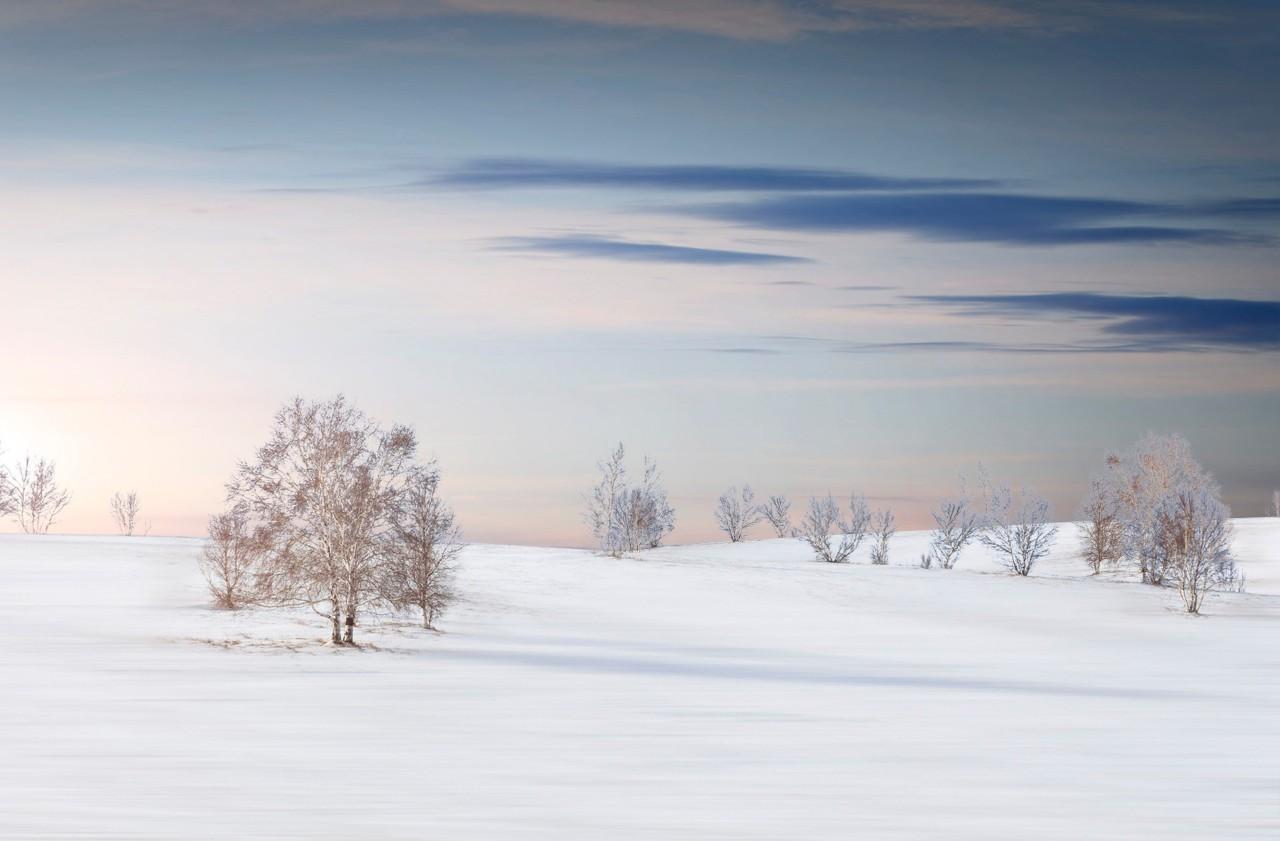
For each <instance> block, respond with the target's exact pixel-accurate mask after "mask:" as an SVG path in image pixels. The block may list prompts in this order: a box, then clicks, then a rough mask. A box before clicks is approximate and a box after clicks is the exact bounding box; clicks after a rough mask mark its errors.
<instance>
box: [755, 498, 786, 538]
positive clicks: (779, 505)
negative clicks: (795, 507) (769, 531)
mask: <svg viewBox="0 0 1280 841" xmlns="http://www.w3.org/2000/svg"><path fill="white" fill-rule="evenodd" d="M759 511H760V516H762V517H764V518H765V520H767V521H768V522H769V525H771V526H773V531H774V533H775V534H777V535H778V537H789V536H790V535H791V501H790V500H789V499H787V498H786V497H785V496H771V497H769V498H768V499H766V500H765V501H764V503H763V504H762V505H761V506H760V508H759Z"/></svg>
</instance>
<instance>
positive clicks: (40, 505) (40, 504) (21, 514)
mask: <svg viewBox="0 0 1280 841" xmlns="http://www.w3.org/2000/svg"><path fill="white" fill-rule="evenodd" d="M57 472H58V466H57V464H56V463H55V462H53V461H51V460H49V459H44V458H41V459H37V460H36V461H35V462H32V460H31V456H27V457H26V458H24V459H23V460H22V461H20V462H18V465H17V468H16V469H15V472H14V473H15V482H14V485H15V499H16V502H17V505H16V511H17V515H18V525H19V526H21V527H22V530H23V531H24V532H25V533H27V534H48V533H49V529H50V528H51V527H52V526H53V524H54V523H55V522H57V520H58V516H59V515H61V514H62V512H63V511H64V510H66V507H67V506H68V505H70V504H71V493H70V492H69V491H67V490H65V489H64V488H62V487H61V486H60V485H59V484H58V477H57Z"/></svg>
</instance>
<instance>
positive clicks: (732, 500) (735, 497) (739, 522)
mask: <svg viewBox="0 0 1280 841" xmlns="http://www.w3.org/2000/svg"><path fill="white" fill-rule="evenodd" d="M715 516H716V525H717V526H718V527H719V528H720V531H722V532H724V533H725V534H727V535H728V536H729V541H730V542H731V543H738V542H740V541H741V540H742V539H743V538H745V537H746V536H747V529H750V528H752V527H753V526H757V525H759V524H760V521H761V520H762V519H763V515H762V514H761V513H760V509H759V508H757V507H756V495H755V492H754V491H752V490H751V486H750V485H744V486H743V487H742V492H741V493H739V492H738V489H737V488H736V487H734V488H729V490H727V491H725V492H724V493H722V494H721V495H720V500H719V502H717V504H716V511H715Z"/></svg>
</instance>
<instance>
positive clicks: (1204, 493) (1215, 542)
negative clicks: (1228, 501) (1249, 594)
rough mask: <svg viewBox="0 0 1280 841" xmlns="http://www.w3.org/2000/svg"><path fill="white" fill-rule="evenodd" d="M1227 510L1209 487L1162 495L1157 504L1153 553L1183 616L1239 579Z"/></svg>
mask: <svg viewBox="0 0 1280 841" xmlns="http://www.w3.org/2000/svg"><path fill="white" fill-rule="evenodd" d="M1230 518H1231V512H1230V511H1229V510H1227V506H1226V505H1223V503H1222V500H1221V499H1219V498H1218V492H1217V489H1216V488H1214V487H1211V486H1200V487H1196V488H1184V489H1181V490H1176V491H1173V492H1171V493H1169V494H1167V495H1166V496H1165V497H1164V499H1162V500H1161V501H1160V503H1159V504H1158V505H1157V506H1156V513H1155V523H1156V525H1155V531H1156V540H1155V545H1156V549H1155V551H1156V554H1157V555H1158V556H1159V560H1160V568H1161V569H1162V570H1164V571H1165V575H1166V577H1167V578H1168V579H1170V580H1171V582H1172V584H1173V586H1174V587H1176V588H1177V590H1178V595H1179V596H1180V597H1181V599H1182V604H1183V606H1184V607H1185V608H1186V610H1187V612H1188V613H1199V612H1200V608H1201V607H1202V606H1203V605H1204V601H1205V599H1206V598H1207V597H1208V595H1209V594H1210V593H1211V592H1213V591H1214V590H1219V589H1224V588H1228V587H1231V586H1233V585H1235V584H1236V583H1237V582H1238V581H1239V580H1240V575H1239V572H1238V571H1237V569H1236V566H1235V562H1234V561H1233V560H1232V559H1231V522H1230Z"/></svg>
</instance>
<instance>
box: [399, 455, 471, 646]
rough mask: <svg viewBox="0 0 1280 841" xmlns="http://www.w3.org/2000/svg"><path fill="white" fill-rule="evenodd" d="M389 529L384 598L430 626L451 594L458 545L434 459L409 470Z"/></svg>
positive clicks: (459, 548)
mask: <svg viewBox="0 0 1280 841" xmlns="http://www.w3.org/2000/svg"><path fill="white" fill-rule="evenodd" d="M392 529H393V531H392V538H393V539H392V541H391V551H390V553H389V554H390V563H389V564H388V566H387V570H386V587H387V591H386V592H387V597H388V600H389V601H391V602H392V604H394V605H396V607H398V608H401V609H406V608H412V609H415V610H417V611H419V612H420V613H421V615H422V627H423V628H427V629H434V628H435V620H436V617H437V616H439V615H440V614H441V613H442V612H443V611H444V610H445V608H446V607H448V606H449V604H450V602H452V601H453V600H454V598H455V593H454V589H453V576H454V571H455V566H456V559H457V556H458V553H459V552H460V551H462V546H463V544H462V539H461V531H460V529H459V528H458V525H457V523H455V522H454V517H453V511H452V510H451V509H450V508H449V506H448V505H447V504H446V503H445V502H444V500H443V499H442V498H441V497H440V470H439V468H438V467H437V466H436V465H435V463H434V462H433V463H431V464H428V465H426V466H425V467H421V468H418V469H416V470H414V471H413V472H412V474H411V475H410V477H409V480H408V482H407V483H406V486H405V492H404V494H403V496H402V498H401V499H400V502H399V504H398V505H397V507H396V511H395V516H394V520H393V527H392Z"/></svg>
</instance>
